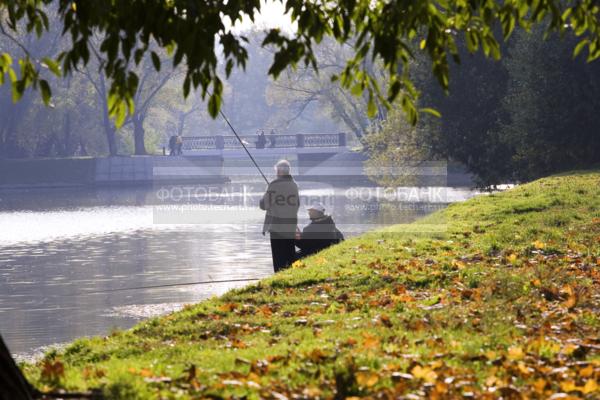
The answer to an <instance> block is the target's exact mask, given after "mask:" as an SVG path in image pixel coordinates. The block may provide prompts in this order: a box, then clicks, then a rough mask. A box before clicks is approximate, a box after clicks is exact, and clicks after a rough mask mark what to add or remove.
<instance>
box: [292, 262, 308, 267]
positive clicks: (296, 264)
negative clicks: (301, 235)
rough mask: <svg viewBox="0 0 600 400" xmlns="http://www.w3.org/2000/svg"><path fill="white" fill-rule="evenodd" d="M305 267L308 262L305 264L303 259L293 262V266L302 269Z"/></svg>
mask: <svg viewBox="0 0 600 400" xmlns="http://www.w3.org/2000/svg"><path fill="white" fill-rule="evenodd" d="M304 267H306V264H304V263H303V262H302V261H301V260H297V261H294V262H293V263H292V268H295V269H300V268H304Z"/></svg>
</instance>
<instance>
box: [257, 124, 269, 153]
mask: <svg viewBox="0 0 600 400" xmlns="http://www.w3.org/2000/svg"><path fill="white" fill-rule="evenodd" d="M266 144H267V138H266V137H265V131H263V130H262V129H261V130H260V133H259V134H258V139H257V140H256V148H257V149H264V148H265V145H266Z"/></svg>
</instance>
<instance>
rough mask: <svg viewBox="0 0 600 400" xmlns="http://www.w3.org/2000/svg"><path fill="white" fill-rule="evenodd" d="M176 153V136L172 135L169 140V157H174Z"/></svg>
mask: <svg viewBox="0 0 600 400" xmlns="http://www.w3.org/2000/svg"><path fill="white" fill-rule="evenodd" d="M175 153H177V136H175V135H172V136H171V137H170V138H169V155H170V156H174V155H175Z"/></svg>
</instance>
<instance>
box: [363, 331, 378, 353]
mask: <svg viewBox="0 0 600 400" xmlns="http://www.w3.org/2000/svg"><path fill="white" fill-rule="evenodd" d="M363 337H364V338H365V340H364V341H363V348H365V349H376V348H377V347H379V338H378V337H377V336H373V335H371V334H369V333H366V332H365V333H363Z"/></svg>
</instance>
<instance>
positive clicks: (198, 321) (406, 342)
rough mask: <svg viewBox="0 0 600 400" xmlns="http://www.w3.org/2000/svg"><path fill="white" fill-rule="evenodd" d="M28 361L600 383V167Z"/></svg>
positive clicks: (299, 380) (247, 376)
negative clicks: (598, 170) (42, 358)
mask: <svg viewBox="0 0 600 400" xmlns="http://www.w3.org/2000/svg"><path fill="white" fill-rule="evenodd" d="M440 226H441V227H444V226H445V227H447V229H446V230H445V231H444V230H440V229H437V232H436V229H428V227H429V228H430V227H438V228H439V227H440ZM407 228H409V229H407ZM23 368H24V370H25V372H26V375H27V376H28V378H29V379H30V380H31V381H32V382H34V383H35V384H36V385H38V387H40V388H44V389H57V388H59V389H67V390H86V389H91V388H101V390H103V391H104V393H105V394H106V395H107V396H109V397H114V398H124V399H133V398H231V397H237V398H243V397H246V398H259V397H261V398H275V399H284V398H290V399H291V398H338V399H342V398H348V397H354V396H359V397H369V396H370V397H379V398H388V397H392V396H398V395H400V396H406V398H420V397H424V398H455V397H460V398H462V397H477V398H500V397H502V398H547V397H550V396H553V395H554V396H555V398H570V397H572V398H597V397H598V396H600V392H599V385H600V383H599V382H600V173H599V172H596V171H593V172H577V173H570V174H565V175H562V176H553V177H549V178H546V179H541V180H538V181H535V182H533V183H530V184H526V185H522V186H520V187H517V188H515V189H513V190H509V191H506V192H503V193H497V194H491V195H488V196H480V197H477V198H474V199H471V200H469V201H466V202H464V203H460V204H453V205H451V206H449V207H448V208H447V209H445V210H443V211H441V212H437V213H435V214H432V215H430V216H429V217H427V218H425V219H424V220H421V221H419V224H414V225H408V226H403V227H393V228H390V229H388V230H385V231H380V232H373V233H369V234H366V235H363V236H361V237H358V238H354V239H351V240H347V241H346V242H344V243H343V244H341V245H339V246H335V247H333V248H330V249H328V250H326V251H324V252H321V253H320V254H317V255H315V256H313V257H311V258H308V259H306V260H305V261H303V262H301V263H297V264H296V265H295V266H294V268H293V269H291V270H288V271H285V272H283V273H280V274H277V275H276V276H273V277H272V278H270V279H266V280H264V281H262V282H260V283H258V284H256V285H252V286H248V287H246V288H244V289H240V290H234V291H231V292H229V293H227V294H225V295H224V296H222V297H219V298H214V299H210V300H208V301H204V302H202V303H200V304H197V305H193V306H188V307H186V308H185V309H184V310H183V311H181V312H177V313H174V314H171V315H168V316H165V317H161V318H155V319H151V320H148V321H146V322H143V323H141V324H139V325H137V326H136V327H134V328H133V329H131V330H127V331H118V332H114V333H112V334H111V335H110V336H108V337H104V338H101V337H97V338H91V339H81V340H77V341H76V342H74V343H73V344H72V345H71V346H70V347H68V348H67V349H66V350H65V351H63V352H62V353H61V354H56V353H49V354H47V355H46V357H45V359H44V360H42V361H40V362H39V363H38V364H37V365H24V366H23ZM561 393H562V394H561Z"/></svg>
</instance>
